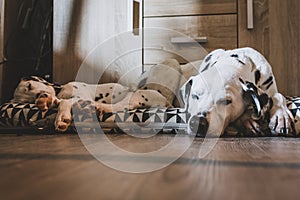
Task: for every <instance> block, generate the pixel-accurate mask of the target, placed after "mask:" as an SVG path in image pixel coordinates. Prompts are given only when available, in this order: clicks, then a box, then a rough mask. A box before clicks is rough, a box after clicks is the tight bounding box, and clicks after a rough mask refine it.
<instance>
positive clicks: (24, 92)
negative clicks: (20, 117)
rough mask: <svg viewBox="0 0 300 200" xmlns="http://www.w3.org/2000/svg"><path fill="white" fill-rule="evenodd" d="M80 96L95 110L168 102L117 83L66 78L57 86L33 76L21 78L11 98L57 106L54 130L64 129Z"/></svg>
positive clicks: (165, 104) (44, 106)
mask: <svg viewBox="0 0 300 200" xmlns="http://www.w3.org/2000/svg"><path fill="white" fill-rule="evenodd" d="M81 100H86V101H89V102H91V103H92V104H93V105H94V106H95V108H96V110H97V111H99V112H112V111H119V110H124V109H125V108H127V109H130V110H131V109H136V108H146V107H151V106H160V107H170V106H171V105H170V103H169V102H168V101H167V100H166V98H165V97H164V96H163V95H162V94H161V93H159V92H158V91H156V90H150V89H148V90H140V89H137V90H131V89H130V88H128V87H126V86H123V85H120V84H118V83H106V84H86V83H82V82H70V83H67V84H65V85H62V86H58V85H55V84H52V83H49V82H47V81H46V80H44V79H42V78H40V77H36V76H31V77H28V78H23V79H22V80H21V81H20V83H19V84H18V86H17V88H16V89H15V92H14V97H13V99H12V102H17V103H35V104H36V106H37V107H39V109H41V110H42V111H47V110H48V109H51V108H53V107H58V113H57V115H56V119H55V124H54V126H55V129H56V130H57V131H60V132H64V131H66V130H67V129H68V127H69V126H70V124H71V121H72V113H71V110H72V106H73V105H74V103H76V102H78V101H81Z"/></svg>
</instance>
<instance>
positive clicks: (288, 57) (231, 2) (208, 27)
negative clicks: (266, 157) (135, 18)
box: [143, 0, 300, 96]
mask: <svg viewBox="0 0 300 200" xmlns="http://www.w3.org/2000/svg"><path fill="white" fill-rule="evenodd" d="M250 2H253V3H252V4H249V3H250ZM249 5H252V7H253V18H252V20H253V25H254V26H253V28H251V29H249V28H248V23H247V22H248V19H249V17H248V16H250V15H248V14H251V13H249V11H251V9H249V7H248V6H249ZM299 10H300V1H299V0H285V1H282V0H182V1H178V0H164V1H162V0H144V28H145V34H144V54H143V56H144V64H145V65H146V66H147V65H148V64H149V65H150V64H155V63H158V62H160V61H162V60H164V59H166V58H176V59H178V60H179V61H180V62H181V63H185V62H187V61H193V60H197V59H202V58H203V56H204V55H205V52H204V51H202V50H201V48H199V45H198V44H195V43H193V42H191V41H187V40H186V38H185V39H184V36H185V37H190V38H191V39H195V40H197V39H199V38H200V42H199V44H200V45H201V47H203V49H204V50H205V51H207V52H210V51H212V50H213V49H217V48H224V49H232V48H236V47H253V48H254V49H257V50H258V51H260V52H261V53H262V54H263V55H264V56H265V57H266V58H267V59H268V61H269V62H270V64H271V65H272V68H273V72H274V74H275V77H276V82H277V85H278V89H279V91H280V92H282V93H283V94H285V95H297V96H299V95H300V78H299V75H300V65H299V63H300V42H299V40H300V26H299V23H300V15H299ZM153 27H154V28H157V30H155V29H153V30H151V28H153ZM147 29H150V30H147ZM159 29H161V31H159ZM166 29H170V30H173V32H172V31H170V32H168V31H166ZM177 31H178V32H179V33H176V32H177ZM180 34H181V35H180ZM178 35H179V36H178ZM178 37H179V38H181V39H179V40H178ZM203 38H205V39H206V40H203ZM201 39H202V41H201ZM174 41H175V42H174ZM178 41H180V42H178Z"/></svg>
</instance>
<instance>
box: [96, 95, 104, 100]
mask: <svg viewBox="0 0 300 200" xmlns="http://www.w3.org/2000/svg"><path fill="white" fill-rule="evenodd" d="M100 99H103V94H99V97H96V98H95V101H99V100H100Z"/></svg>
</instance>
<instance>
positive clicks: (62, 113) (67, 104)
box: [55, 99, 73, 132]
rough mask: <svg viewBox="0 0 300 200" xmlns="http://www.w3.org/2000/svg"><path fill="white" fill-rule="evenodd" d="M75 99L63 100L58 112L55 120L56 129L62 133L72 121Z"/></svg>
mask: <svg viewBox="0 0 300 200" xmlns="http://www.w3.org/2000/svg"><path fill="white" fill-rule="evenodd" d="M72 104H73V99H64V100H61V101H60V103H59V106H58V112H57V115H56V119H55V129H56V130H57V131H60V132H64V131H66V130H67V129H68V128H69V126H70V124H71V121H72V114H71V109H72Z"/></svg>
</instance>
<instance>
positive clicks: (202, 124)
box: [189, 115, 209, 136]
mask: <svg viewBox="0 0 300 200" xmlns="http://www.w3.org/2000/svg"><path fill="white" fill-rule="evenodd" d="M189 127H190V129H191V131H192V132H193V133H194V134H196V135H197V136H205V135H206V133H207V130H208V127H209V123H208V121H207V119H206V117H205V115H194V116H193V117H192V118H191V119H190V122H189Z"/></svg>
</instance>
